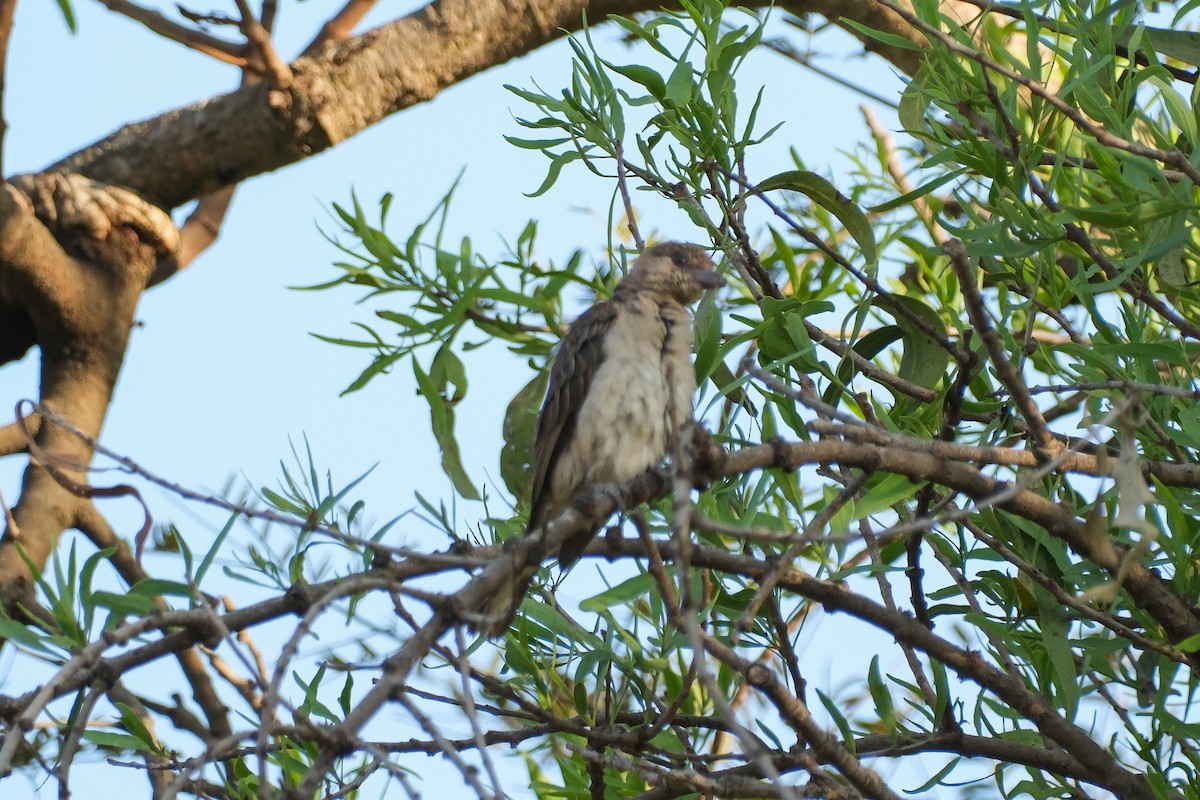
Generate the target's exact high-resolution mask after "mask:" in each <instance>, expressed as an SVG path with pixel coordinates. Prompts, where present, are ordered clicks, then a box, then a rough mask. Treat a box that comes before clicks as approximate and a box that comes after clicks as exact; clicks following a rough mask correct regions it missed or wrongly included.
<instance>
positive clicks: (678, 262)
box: [671, 252, 688, 267]
mask: <svg viewBox="0 0 1200 800" xmlns="http://www.w3.org/2000/svg"><path fill="white" fill-rule="evenodd" d="M671 261H672V262H674V264H675V266H677V267H686V266H687V261H688V259H687V253H682V252H675V253H672V254H671Z"/></svg>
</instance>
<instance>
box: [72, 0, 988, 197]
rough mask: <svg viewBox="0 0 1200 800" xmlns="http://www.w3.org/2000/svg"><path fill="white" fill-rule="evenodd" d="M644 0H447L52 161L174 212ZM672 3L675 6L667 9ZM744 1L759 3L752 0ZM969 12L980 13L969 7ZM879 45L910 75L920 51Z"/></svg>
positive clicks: (883, 18) (644, 6)
mask: <svg viewBox="0 0 1200 800" xmlns="http://www.w3.org/2000/svg"><path fill="white" fill-rule="evenodd" d="M662 5H663V4H662V3H661V2H648V0H593V2H587V0H491V1H490V2H477V0H441V2H436V3H431V4H429V5H428V6H425V7H424V8H422V9H421V10H419V11H417V12H415V13H413V14H410V15H409V16H406V17H403V18H401V19H398V20H396V21H394V22H391V23H389V24H387V25H383V26H381V27H379V28H377V29H375V30H373V31H370V32H368V33H365V34H363V35H361V36H357V37H354V38H352V39H348V40H346V41H344V42H340V43H336V44H330V45H327V46H326V47H325V48H324V49H323V50H321V51H320V52H319V53H318V54H317V55H315V56H313V57H305V58H300V59H298V60H296V61H295V62H294V63H293V64H292V65H291V67H292V72H293V80H292V82H291V83H290V84H289V85H287V86H286V87H280V88H271V87H269V86H267V85H266V84H261V83H260V84H255V85H253V86H247V87H244V88H241V89H239V90H237V91H234V92H231V93H229V94H226V95H222V96H220V97H216V98H212V99H210V100H206V101H204V102H201V103H197V104H195V105H191V106H187V107H184V108H180V109H177V110H175V111H171V112H169V113H167V114H163V115H162V116H159V117H156V118H155V119H151V120H147V121H144V122H138V123H133V124H130V125H127V126H125V127H124V128H122V129H121V130H119V131H117V132H115V133H113V134H112V135H110V136H108V137H106V138H104V139H102V140H101V141H99V142H96V143H95V144H93V145H91V146H89V147H87V148H84V149H83V150H80V151H79V152H77V153H75V154H73V155H71V156H68V157H67V158H65V159H63V160H62V161H60V162H59V163H57V164H55V165H54V168H55V169H64V170H70V171H73V172H78V173H80V174H82V175H86V176H88V177H90V178H93V179H95V180H98V181H103V182H105V183H112V184H117V185H120V186H124V187H126V188H128V189H130V190H131V191H134V192H137V193H138V194H140V195H141V196H142V197H145V198H147V199H149V200H151V201H153V202H155V203H157V204H158V205H160V206H162V207H163V208H167V209H170V208H175V207H177V206H179V205H181V204H183V203H186V202H188V201H190V200H194V199H196V198H198V197H200V196H201V195H204V194H207V193H209V192H212V191H214V190H216V189H219V188H221V187H223V186H229V185H232V184H236V183H238V182H240V181H242V180H245V179H246V178H249V177H252V176H254V175H259V174H262V173H264V172H270V171H271V170H275V169H278V168H280V167H283V166H286V165H288V164H292V163H295V162H296V161H299V160H301V159H303V158H307V157H309V156H311V155H315V154H316V153H319V152H321V151H322V150H325V149H327V148H329V147H332V146H334V145H336V144H338V143H339V142H342V141H345V140H346V139H348V138H349V137H351V136H353V135H354V134H356V133H359V132H360V131H362V130H364V129H366V128H368V127H370V126H371V125H374V124H376V123H378V122H379V121H380V120H382V119H384V118H386V117H388V116H390V115H392V114H394V113H396V112H398V111H402V110H403V109H406V108H409V107H411V106H414V105H416V104H418V103H423V102H426V101H428V100H432V99H433V98H434V97H436V96H437V94H438V93H439V92H441V91H442V90H443V89H446V88H447V87H449V86H452V85H454V84H456V83H459V82H461V81H463V80H465V79H467V78H469V77H471V76H472V75H475V74H477V73H479V72H482V71H483V70H486V69H489V68H491V67H494V66H497V65H499V64H502V63H504V62H506V61H509V60H510V59H513V58H516V57H518V56H521V55H524V54H526V53H529V52H532V51H533V50H536V49H537V48H539V47H541V46H542V45H544V44H546V43H548V42H550V41H552V40H554V39H558V38H561V37H562V36H564V35H565V32H567V31H576V30H579V28H580V27H581V25H582V21H583V15H584V12H585V11H586V13H587V18H588V19H589V20H592V21H593V23H595V22H597V21H600V20H604V19H605V18H606V17H607V16H608V15H609V14H620V15H630V14H636V13H639V12H643V11H650V10H655V9H657V8H660V7H662ZM668 5H669V4H668ZM749 5H755V3H750V4H749ZM786 8H787V9H788V10H789V11H792V12H794V13H803V12H806V11H815V12H818V13H822V14H825V15H827V16H830V17H831V18H835V19H836V18H838V17H843V16H844V17H846V18H849V19H853V20H854V21H856V22H860V23H862V24H865V25H868V26H871V27H875V28H878V29H881V30H885V31H888V32H890V33H896V34H899V35H903V36H905V37H906V38H909V39H911V40H913V41H914V42H922V41H924V39H923V38H922V37H921V36H920V35H919V34H917V33H916V32H915V31H913V29H912V28H911V27H910V26H908V25H907V24H906V23H904V22H903V20H901V19H900V18H899V17H898V16H896V15H895V14H894V13H893V12H891V11H890V10H888V9H887V8H886V7H884V6H882V5H880V4H879V3H877V2H874V0H856V1H855V2H845V3H842V2H831V1H830V0H817V2H811V3H810V2H790V3H788V4H786ZM972 11H973V12H974V13H978V12H977V11H974V9H972ZM872 48H873V49H876V50H878V51H879V52H880V54H881V55H883V56H884V57H885V58H887V59H888V60H889V61H891V62H892V63H894V64H895V65H896V66H897V67H899V68H900V69H902V70H904V71H905V72H909V73H911V72H914V71H915V70H916V68H917V66H918V65H919V63H920V54H919V53H917V52H916V51H913V50H905V49H902V48H884V47H882V46H880V45H878V43H873V45H872Z"/></svg>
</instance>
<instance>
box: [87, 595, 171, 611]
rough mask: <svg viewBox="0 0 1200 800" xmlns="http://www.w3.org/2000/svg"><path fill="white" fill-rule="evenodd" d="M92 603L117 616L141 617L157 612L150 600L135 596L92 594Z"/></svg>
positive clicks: (155, 606) (156, 607)
mask: <svg viewBox="0 0 1200 800" xmlns="http://www.w3.org/2000/svg"><path fill="white" fill-rule="evenodd" d="M92 602H93V603H95V604H96V605H98V606H101V607H102V608H107V609H109V610H110V611H112V612H113V613H114V614H116V615H117V616H132V617H142V616H145V615H146V614H152V613H154V612H155V611H157V610H158V606H157V605H156V604H155V603H154V601H153V600H152V599H150V598H149V597H143V596H141V595H136V594H114V593H112V592H95V593H94V594H92Z"/></svg>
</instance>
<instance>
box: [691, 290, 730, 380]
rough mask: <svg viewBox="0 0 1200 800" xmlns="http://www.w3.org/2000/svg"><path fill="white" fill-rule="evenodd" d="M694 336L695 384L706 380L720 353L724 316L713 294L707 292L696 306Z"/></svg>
mask: <svg viewBox="0 0 1200 800" xmlns="http://www.w3.org/2000/svg"><path fill="white" fill-rule="evenodd" d="M693 320H694V328H695V336H696V383H701V382H703V381H704V380H705V379H706V378H708V375H709V373H710V372H711V371H712V368H713V366H714V365H715V364H716V362H717V359H718V357H719V355H720V352H721V325H722V322H723V320H724V315H723V314H722V313H721V309H720V307H719V306H718V305H717V296H716V293H715V292H708V293H707V294H705V295H704V299H702V300H701V301H700V304H699V305H697V306H696V313H695V315H694V317H693Z"/></svg>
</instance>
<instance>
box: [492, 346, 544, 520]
mask: <svg viewBox="0 0 1200 800" xmlns="http://www.w3.org/2000/svg"><path fill="white" fill-rule="evenodd" d="M549 381H550V371H549V370H548V369H542V370H538V372H537V374H536V375H534V376H533V380H531V381H530V382H529V383H527V384H525V386H524V387H523V388H522V389H521V391H519V392H517V394H516V396H515V397H513V399H512V400H511V401H510V402H509V404H508V410H507V411H505V412H504V426H503V431H504V448H503V449H502V450H501V451H500V477H501V479H502V480H503V481H504V485H505V486H506V487H508V491H509V492H510V493H511V494H512V496H513V497H515V498H516V499H517V502H518V503H521V504H523V503H527V502H529V492H530V480H531V478H530V473H531V471H532V469H533V442H534V439H535V437H536V435H537V418H538V409H540V408H541V406H542V399H543V398H544V397H545V396H546V384H547V383H549Z"/></svg>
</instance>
